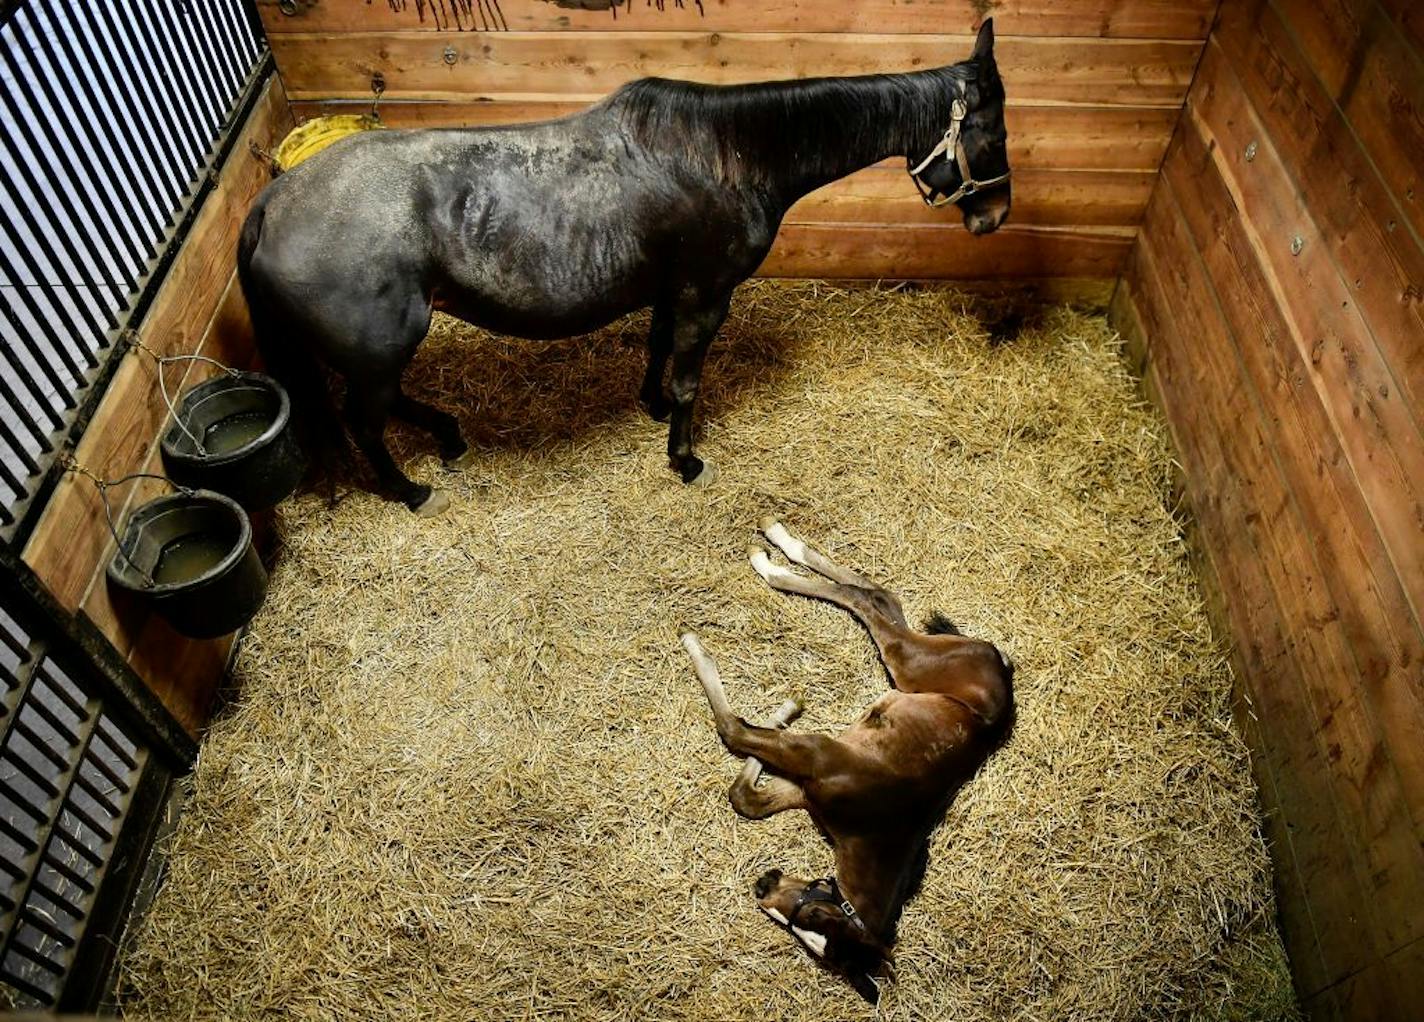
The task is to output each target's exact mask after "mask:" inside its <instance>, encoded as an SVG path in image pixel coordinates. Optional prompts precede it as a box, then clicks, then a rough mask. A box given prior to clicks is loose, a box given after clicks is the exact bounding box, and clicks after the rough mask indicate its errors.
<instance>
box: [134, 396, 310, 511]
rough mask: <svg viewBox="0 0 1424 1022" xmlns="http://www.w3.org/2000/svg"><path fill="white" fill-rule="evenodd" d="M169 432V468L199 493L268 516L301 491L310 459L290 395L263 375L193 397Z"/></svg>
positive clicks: (183, 400) (166, 439) (181, 402)
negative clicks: (295, 429) (217, 496)
mask: <svg viewBox="0 0 1424 1022" xmlns="http://www.w3.org/2000/svg"><path fill="white" fill-rule="evenodd" d="M173 418H174V420H175V421H174V422H173V424H172V425H170V426H169V427H168V429H167V430H166V431H165V432H164V434H163V440H162V443H161V445H160V446H161V449H162V451H163V467H164V469H165V471H166V472H167V474H168V475H169V476H170V477H172V479H173V480H174V481H175V482H177V483H179V484H181V485H183V486H187V487H191V488H193V489H204V490H216V491H217V492H218V493H226V494H227V495H228V496H229V497H231V498H232V499H233V500H235V501H237V502H238V503H239V504H241V505H242V506H243V507H244V508H246V509H247V510H249V511H265V510H266V509H267V508H269V507H273V506H275V505H276V504H278V503H280V502H281V501H282V500H283V499H284V498H285V497H287V496H289V495H290V494H291V493H292V491H293V490H295V489H296V488H297V484H298V483H300V482H301V480H302V473H303V472H304V471H305V470H306V459H305V458H304V457H303V456H302V450H301V447H300V446H299V445H298V444H297V438H296V436H295V434H294V432H293V429H292V402H291V400H290V399H289V398H288V397H287V392H286V390H285V389H284V388H283V387H282V385H281V384H279V383H278V382H277V381H276V380H274V379H272V377H270V376H267V375H265V374H263V373H242V372H227V373H223V374H222V375H219V376H215V377H213V378H212V379H211V380H208V381H206V382H205V383H200V384H199V385H198V386H196V387H194V388H192V389H191V390H189V391H187V392H186V393H185V394H184V395H183V397H182V398H181V399H180V400H179V402H178V406H177V408H175V409H174V410H173Z"/></svg>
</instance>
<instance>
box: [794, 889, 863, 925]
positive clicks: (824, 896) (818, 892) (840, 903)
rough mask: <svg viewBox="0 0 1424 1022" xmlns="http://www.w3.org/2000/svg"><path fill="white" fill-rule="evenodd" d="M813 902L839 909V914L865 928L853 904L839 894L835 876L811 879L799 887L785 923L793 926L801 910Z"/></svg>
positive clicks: (839, 890)
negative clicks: (799, 891)
mask: <svg viewBox="0 0 1424 1022" xmlns="http://www.w3.org/2000/svg"><path fill="white" fill-rule="evenodd" d="M813 902H821V903H823V904H826V905H832V906H834V907H835V908H838V909H840V911H841V915H843V916H845V917H846V918H847V919H848V920H850V921H851V922H852V923H854V924H855V926H856V927H857V928H858V929H860V930H864V929H865V922H864V921H863V920H862V919H861V918H860V916H859V915H858V914H856V911H855V906H854V905H852V904H851V903H850V901H849V900H848V899H847V898H846V897H845V896H844V895H842V894H841V888H840V885H839V884H837V883H836V878H835V877H822V878H821V879H820V880H812V881H811V882H810V883H809V884H807V885H806V886H805V887H803V888H801V893H800V894H798V895H797V896H796V904H794V905H792V906H791V914H790V915H789V916H787V918H786V925H787V926H788V927H792V926H795V925H796V920H797V919H798V918H800V916H801V910H802V909H804V908H805V907H806V906H807V905H809V904H811V903H813Z"/></svg>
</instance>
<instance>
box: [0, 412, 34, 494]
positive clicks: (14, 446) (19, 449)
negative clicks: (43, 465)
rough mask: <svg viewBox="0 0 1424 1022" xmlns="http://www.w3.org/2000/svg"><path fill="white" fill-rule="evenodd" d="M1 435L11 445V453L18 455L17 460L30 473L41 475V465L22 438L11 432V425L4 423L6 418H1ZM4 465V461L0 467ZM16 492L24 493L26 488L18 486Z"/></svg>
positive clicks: (0, 462)
mask: <svg viewBox="0 0 1424 1022" xmlns="http://www.w3.org/2000/svg"><path fill="white" fill-rule="evenodd" d="M0 434H3V436H4V441H6V443H7V444H9V446H10V451H11V453H13V454H14V455H16V458H19V460H20V463H21V464H23V465H24V467H26V468H27V470H30V473H33V474H38V473H40V464H38V463H37V461H36V460H34V455H33V454H30V451H28V450H27V448H26V446H24V443H21V440H20V437H17V436H16V433H14V430H11V428H10V424H9V423H7V421H4V418H0ZM3 464H4V463H3V461H0V465H3ZM16 490H17V491H20V492H24V487H20V485H16Z"/></svg>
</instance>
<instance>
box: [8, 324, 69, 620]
mask: <svg viewBox="0 0 1424 1022" xmlns="http://www.w3.org/2000/svg"><path fill="white" fill-rule="evenodd" d="M7 318H8V317H7ZM4 347H5V357H6V360H7V361H8V360H9V359H11V358H14V357H15V356H14V352H12V351H11V350H10V345H9V344H6V345H5V346H4ZM4 393H5V402H6V403H7V404H8V405H9V406H10V409H11V410H12V411H13V412H14V413H15V418H16V420H17V421H19V422H20V423H21V424H22V425H24V426H25V427H26V428H27V429H28V430H29V433H30V437H31V439H33V440H34V442H35V444H36V445H38V447H39V449H40V450H41V451H43V452H44V453H45V454H49V453H50V452H51V451H53V450H54V445H53V444H51V443H50V442H49V432H48V431H47V430H45V429H44V428H43V427H41V426H40V424H39V423H38V422H36V421H35V417H34V416H33V415H31V414H30V410H29V409H28V408H26V407H25V399H24V397H23V396H22V395H20V394H18V393H16V391H15V389H14V388H13V387H11V386H10V381H9V380H6V381H5V387H4ZM46 403H47V402H46ZM55 417H56V418H58V415H56V416H55ZM26 467H28V466H26ZM31 471H32V472H38V471H39V469H38V468H35V469H31ZM0 634H3V633H0Z"/></svg>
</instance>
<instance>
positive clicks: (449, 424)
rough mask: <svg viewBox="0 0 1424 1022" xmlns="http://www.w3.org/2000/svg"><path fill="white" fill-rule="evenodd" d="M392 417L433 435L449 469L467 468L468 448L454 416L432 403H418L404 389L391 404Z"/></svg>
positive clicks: (469, 460) (469, 456) (468, 462)
mask: <svg viewBox="0 0 1424 1022" xmlns="http://www.w3.org/2000/svg"><path fill="white" fill-rule="evenodd" d="M391 414H392V415H394V416H395V417H396V418H398V419H401V420H403V421H405V422H408V423H410V424H411V425H412V426H418V427H419V428H421V429H423V430H425V431H426V432H427V433H429V434H430V435H431V436H433V437H434V438H435V443H436V445H437V446H438V447H439V448H440V457H441V458H443V459H444V461H445V464H446V465H448V466H450V467H451V468H468V467H469V465H470V462H471V460H472V454H471V451H470V445H469V444H467V443H465V438H464V437H463V436H461V435H460V420H458V419H456V418H455V416H453V415H451V414H450V413H449V412H447V411H444V410H442V409H440V408H436V407H435V406H434V405H432V404H427V403H426V402H424V401H418V400H416V399H415V398H413V397H411V396H410V395H409V394H407V393H406V392H405V391H403V390H402V391H400V392H399V393H397V395H396V399H395V401H394V402H393V403H392V404H391Z"/></svg>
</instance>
